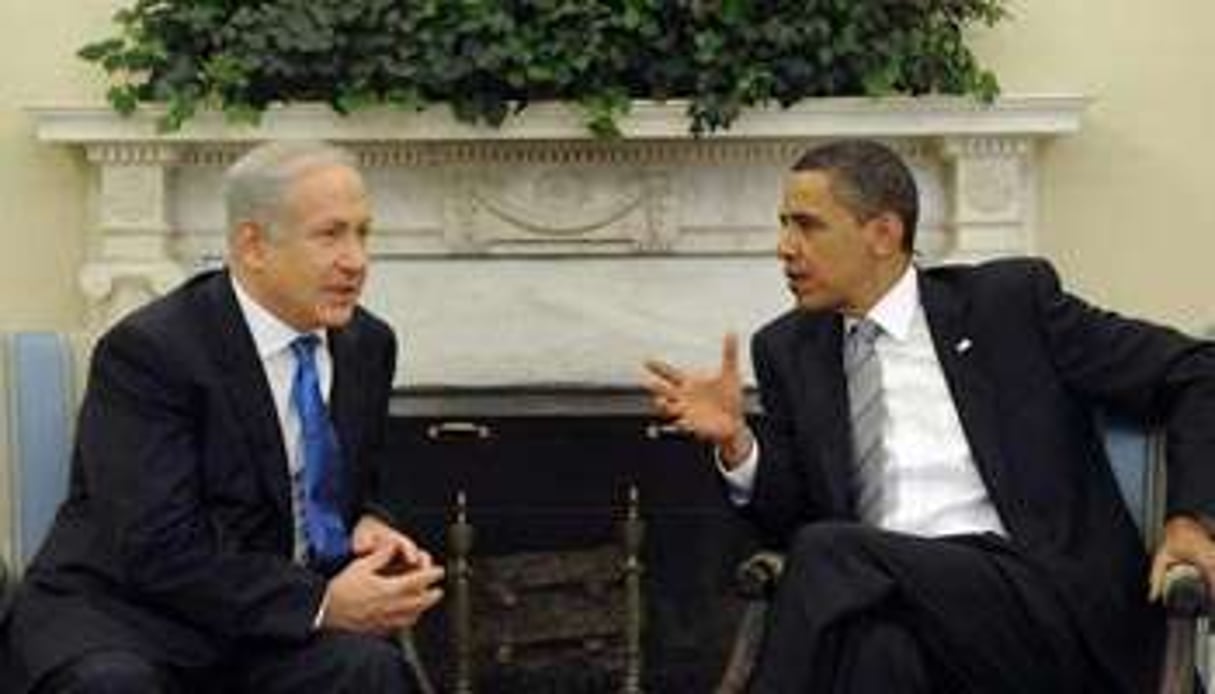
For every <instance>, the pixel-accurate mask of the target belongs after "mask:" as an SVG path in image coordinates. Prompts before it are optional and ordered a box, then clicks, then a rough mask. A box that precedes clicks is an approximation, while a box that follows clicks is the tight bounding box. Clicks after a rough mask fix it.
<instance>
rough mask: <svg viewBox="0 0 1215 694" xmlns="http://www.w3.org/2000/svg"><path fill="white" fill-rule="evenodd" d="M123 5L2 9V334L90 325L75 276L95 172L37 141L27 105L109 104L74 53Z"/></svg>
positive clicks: (103, 1) (55, 2)
mask: <svg viewBox="0 0 1215 694" xmlns="http://www.w3.org/2000/svg"><path fill="white" fill-rule="evenodd" d="M118 5H119V2H118V1H117V0H6V1H5V2H3V3H0V240H2V242H3V249H4V250H3V252H0V329H11V328H14V327H22V328H53V329H65V328H71V327H75V326H77V325H79V324H80V323H81V322H82V321H83V302H82V300H81V298H80V293H79V290H78V289H77V288H76V280H75V277H76V269H77V268H78V267H79V266H80V263H81V262H82V260H83V258H84V246H83V243H84V242H83V239H84V238H85V212H84V210H83V209H82V207H83V206H82V204H81V201H82V200H83V198H84V194H85V193H84V191H85V190H86V180H85V169H84V166H83V164H82V161H81V160H80V157H79V155H74V154H72V153H70V152H68V151H67V150H66V149H61V148H53V147H47V146H45V145H42V144H39V143H38V142H36V141H35V140H34V135H33V122H32V120H31V119H30V117H29V116H28V115H27V114H26V113H25V112H24V111H23V108H24V107H27V106H31V105H42V104H48V103H55V102H70V103H80V102H88V101H94V102H95V101H97V100H99V99H100V98H101V95H102V90H103V88H104V87H103V85H102V84H101V81H100V80H99V79H97V75H96V74H94V73H93V71H92V69H91V67H90V66H88V65H86V64H85V63H83V62H82V61H80V60H78V59H76V58H75V57H74V53H75V50H76V49H77V48H78V47H79V46H80V45H82V44H83V43H85V42H87V41H88V40H90V39H91V38H93V37H96V36H97V35H98V34H99V33H100V32H102V31H104V30H105V27H106V23H107V22H108V19H109V17H110V15H111V14H112V12H113V8H115V7H117V6H118Z"/></svg>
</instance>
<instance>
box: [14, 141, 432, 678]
mask: <svg viewBox="0 0 1215 694" xmlns="http://www.w3.org/2000/svg"><path fill="white" fill-rule="evenodd" d="M225 184H226V191H225V195H226V200H225V201H226V206H227V212H228V218H229V236H228V267H227V269H226V270H223V271H217V272H208V273H204V274H202V275H199V276H197V277H195V278H193V279H191V280H189V281H188V282H186V283H185V284H184V285H183V286H181V287H180V288H178V289H176V290H175V291H173V292H171V293H170V294H168V295H167V296H164V297H162V298H160V299H158V300H157V301H154V302H152V303H151V304H149V305H148V306H146V307H144V308H141V309H139V310H137V311H135V312H134V313H132V314H131V315H129V316H128V317H127V318H125V319H124V320H122V321H121V322H120V323H118V324H117V325H116V326H115V327H114V328H113V329H111V330H110V331H109V332H108V333H107V334H106V335H104V336H103V337H102V338H101V339H100V341H99V342H98V343H97V346H96V349H95V350H94V353H93V358H92V366H91V370H90V373H89V384H88V390H87V392H86V394H85V398H84V402H83V405H82V409H81V413H80V419H79V425H78V431H77V441H76V449H75V455H74V459H73V462H72V470H71V481H70V489H69V493H68V498H67V500H66V501H65V502H64V503H63V505H62V506H61V508H60V510H59V513H58V516H57V518H56V521H55V524H54V526H53V528H52V529H51V531H50V534H49V536H48V538H47V540H46V542H45V544H44V546H43V547H42V548H41V551H40V552H39V554H38V555H37V557H36V558H35V559H34V561H33V563H32V565H31V566H30V568H29V570H28V572H27V573H26V575H25V579H24V581H23V583H22V588H21V592H20V594H19V596H18V598H17V602H16V605H15V611H14V614H13V617H12V623H11V626H10V632H9V642H10V643H9V646H10V648H11V650H12V655H13V659H14V661H15V663H16V665H17V667H18V669H19V672H18V686H17V690H18V691H26V690H32V691H36V692H38V693H39V694H41V693H43V692H194V691H202V690H203V689H204V688H206V689H207V690H213V691H224V692H242V691H248V692H258V693H259V694H261V693H263V692H352V693H354V692H358V693H365V692H385V693H387V692H394V693H395V692H402V691H408V690H409V687H410V680H409V674H408V673H407V671H406V668H405V665H404V662H403V660H402V658H401V655H400V653H399V652H398V651H397V649H396V648H395V647H394V645H393V644H392V643H391V642H390V640H389V639H387V638H385V637H386V636H387V635H389V634H391V633H392V632H394V631H395V630H398V629H400V628H403V627H406V626H408V625H410V624H412V623H413V622H414V621H415V620H416V619H417V618H418V617H419V616H420V615H421V614H422V613H423V612H424V611H425V610H426V609H428V608H429V607H431V606H432V605H434V604H435V603H436V602H437V601H438V600H439V597H440V591H439V590H438V588H437V587H436V586H435V583H436V581H438V580H439V579H440V577H441V575H442V570H441V569H440V568H438V567H436V566H433V565H432V563H431V560H430V557H429V555H428V554H427V553H426V552H425V551H424V550H422V549H421V548H419V547H417V546H416V545H415V544H414V543H413V542H412V541H411V540H410V539H409V538H408V537H407V536H406V535H404V534H402V533H400V532H399V531H397V530H395V529H394V528H393V527H392V525H391V522H390V520H389V517H388V515H387V514H386V513H385V511H384V510H383V508H382V507H381V506H379V505H378V504H377V498H378V494H379V492H380V491H381V490H380V489H379V488H378V486H377V475H378V472H379V471H378V467H379V466H380V465H382V464H383V461H381V460H380V455H381V449H382V444H383V440H384V433H385V424H386V417H387V412H388V409H387V408H388V397H389V392H390V388H391V381H392V376H393V371H394V367H395V360H396V341H395V338H394V337H393V334H392V330H391V329H390V328H389V327H388V326H387V325H386V324H384V323H383V322H381V321H380V320H378V319H377V318H375V317H374V316H372V315H371V314H369V313H367V312H366V311H364V310H363V309H361V308H360V307H359V306H358V303H357V302H358V299H359V295H360V292H361V289H362V286H363V282H364V279H365V277H366V272H367V250H366V243H367V235H368V232H369V228H370V204H369V201H368V198H367V193H366V190H365V188H364V186H363V182H362V179H361V177H360V175H359V173H358V172H357V170H356V169H355V164H354V161H353V158H352V157H351V155H350V154H348V153H347V152H345V151H343V150H340V149H338V148H335V147H332V146H329V145H324V144H320V143H271V144H267V145H263V146H261V147H258V148H256V149H254V150H253V151H252V152H250V153H249V154H247V155H246V156H245V157H243V158H242V159H241V160H240V161H238V162H237V163H236V164H235V165H234V166H233V167H232V168H231V169H230V170H229V171H228V173H227V178H226V180H225ZM6 686H7V685H6ZM5 691H9V690H8V689H6V690H5Z"/></svg>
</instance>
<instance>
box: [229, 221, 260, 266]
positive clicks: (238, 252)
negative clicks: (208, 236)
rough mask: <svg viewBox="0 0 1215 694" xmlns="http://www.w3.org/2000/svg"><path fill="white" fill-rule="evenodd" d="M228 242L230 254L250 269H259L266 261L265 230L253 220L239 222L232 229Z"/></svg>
mask: <svg viewBox="0 0 1215 694" xmlns="http://www.w3.org/2000/svg"><path fill="white" fill-rule="evenodd" d="M229 244H230V245H231V247H232V255H233V256H234V257H235V258H236V259H237V260H238V261H239V262H240V264H241V265H242V266H244V267H246V268H249V269H250V270H259V269H261V268H262V267H263V266H264V265H265V263H266V232H265V230H264V229H262V226H261V225H260V224H258V223H257V222H254V221H245V222H241V223H240V224H238V225H237V226H236V228H235V229H233V230H232V235H231V239H230V241H229Z"/></svg>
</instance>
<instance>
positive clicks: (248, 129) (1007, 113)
mask: <svg viewBox="0 0 1215 694" xmlns="http://www.w3.org/2000/svg"><path fill="white" fill-rule="evenodd" d="M1089 101H1090V100H1089V99H1088V98H1087V97H1082V96H1074V95H1033V96H1007V97H1002V98H1000V99H997V100H996V101H995V102H993V103H991V104H981V103H978V102H976V101H974V100H973V99H969V98H962V97H916V98H910V97H890V98H863V97H861V98H852V97H844V98H824V99H814V100H807V101H804V102H801V103H799V104H796V105H794V106H792V107H790V108H787V109H782V108H780V107H775V106H774V107H767V108H758V109H749V110H747V111H744V113H743V115H742V117H740V118H739V119H738V121H737V122H735V123H734V125H733V126H732V127H731V128H730V129H729V130H724V131H719V132H715V133H711V134H707V135H705V136H703V137H702V138H700V139H702V140H705V141H728V140H748V139H768V138H790V137H793V138H808V137H841V136H858V137H859V136H864V137H892V138H894V137H926V136H937V137H939V136H967V135H969V136H992V135H1005V136H1035V135H1037V136H1041V135H1051V134H1061V133H1069V132H1073V131H1075V130H1077V129H1078V128H1079V126H1080V118H1081V115H1082V113H1083V112H1084V110H1085V108H1086V107H1087V105H1088V103H1089ZM685 111H686V104H685V103H683V102H678V101H669V102H663V103H656V102H636V103H635V104H634V105H633V108H632V110H631V111H630V113H629V114H628V116H626V117H625V118H624V119H622V120H621V122H620V129H621V132H622V135H623V139H625V140H637V141H646V140H664V141H665V140H693V139H695V138H694V136H693V135H692V134H691V133H689V132H688V119H687V116H686V114H685ZM30 112H31V113H32V114H33V116H34V118H35V120H36V121H37V134H38V138H39V139H41V140H43V141H47V142H61V143H77V144H89V143H102V142H106V143H121V142H144V143H146V142H149V141H155V142H161V143H198V142H211V143H218V142H233V143H240V142H249V141H256V140H263V139H265V138H267V137H270V136H274V137H311V138H323V139H328V140H333V141H338V142H402V141H417V142H441V141H456V142H466V141H486V140H489V141H539V140H588V139H591V136H590V135H589V133H588V132H587V130H586V128H585V126H584V125H583V123H582V119H581V116H580V114H579V113H578V110H577V109H576V108H575V107H572V106H569V105H566V104H560V103H536V104H532V105H530V106H528V107H527V108H526V109H525V110H524V111H523V112H522V113H520V114H518V115H515V116H512V117H510V118H508V119H507V120H506V121H505V122H504V123H503V124H502V126H501V127H500V128H492V127H488V126H476V125H470V124H467V123H462V122H460V121H458V120H457V119H456V118H455V117H454V116H453V115H452V114H451V113H450V111H449V110H448V109H446V108H433V109H429V110H426V111H420V112H407V111H401V110H394V109H390V108H377V109H371V110H367V111H359V112H356V113H354V114H351V115H348V116H342V115H340V114H337V113H335V112H334V111H333V110H331V109H330V108H329V107H328V106H326V105H323V104H299V105H291V106H280V107H273V108H270V109H269V110H267V111H266V113H265V114H264V116H263V118H262V122H261V124H260V125H258V126H252V125H242V124H233V123H229V122H227V121H226V120H225V118H224V116H223V114H220V113H215V112H211V113H203V114H200V115H199V116H197V117H196V118H194V119H192V120H190V121H188V122H187V123H186V124H185V126H184V127H183V128H182V129H181V130H180V131H177V132H172V133H162V132H160V131H159V130H158V128H157V119H158V118H159V117H160V116H162V115H163V113H164V109H163V107H158V106H147V107H144V108H141V109H140V110H139V111H138V112H136V114H134V115H132V116H130V117H122V116H119V115H117V114H116V113H114V112H113V111H112V110H110V109H108V108H105V107H99V106H95V105H92V106H47V107H34V108H31V109H30Z"/></svg>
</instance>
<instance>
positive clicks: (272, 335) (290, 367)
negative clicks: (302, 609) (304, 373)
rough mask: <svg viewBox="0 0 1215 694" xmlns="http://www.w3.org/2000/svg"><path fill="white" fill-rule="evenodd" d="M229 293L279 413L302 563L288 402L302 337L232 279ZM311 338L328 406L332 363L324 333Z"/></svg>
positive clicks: (297, 450)
mask: <svg viewBox="0 0 1215 694" xmlns="http://www.w3.org/2000/svg"><path fill="white" fill-rule="evenodd" d="M232 289H233V291H235V293H236V302H237V304H239V305H240V311H241V314H242V315H243V316H244V317H245V324H246V325H248V326H249V332H250V333H252V334H253V343H254V345H256V347H257V355H258V356H259V357H260V358H261V360H262V370H263V371H264V372H265V374H266V381H267V382H268V383H269V384H270V392H271V393H272V394H273V396H274V409H275V411H276V412H277V413H278V424H279V431H280V432H282V436H283V450H285V451H286V453H287V475H288V478H289V479H290V481H291V515H292V517H293V518H294V520H295V529H296V532H295V541H294V548H293V553H294V557H295V560H296V561H297V562H301V563H302V562H303V559H304V550H305V547H304V538H303V517H304V509H303V497H302V495H303V488H304V487H303V481H302V480H301V479H300V474H301V472H302V471H303V469H304V459H303V454H302V452H301V442H300V415H299V412H298V411H297V410H296V408H295V406H294V405H293V404H292V402H291V383H292V381H293V380H294V379H295V366H296V364H295V355H294V354H292V352H291V343H292V341H294V340H295V338H297V337H299V336H300V335H301V333H300V332H299V331H298V330H296V329H295V328H292V327H291V326H289V325H287V324H286V323H284V322H283V321H282V320H280V319H279V318H278V317H277V316H275V315H274V314H273V313H271V312H270V311H268V310H267V309H266V308H265V307H263V306H262V305H261V304H259V303H257V301H256V300H255V299H254V298H253V297H251V296H249V294H248V293H247V292H246V291H245V290H244V288H242V287H241V286H240V282H239V281H238V280H237V279H236V278H235V277H232ZM313 334H315V335H316V336H317V337H318V338H320V340H321V341H320V343H319V345H318V346H317V349H316V368H317V377H318V378H319V379H320V387H321V397H322V398H324V400H325V402H326V404H328V402H329V391H330V389H331V388H332V386H333V360H332V359H331V358H330V356H329V348H328V342H327V337H326V333H325V331H324V330H316V331H314V333H313Z"/></svg>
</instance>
